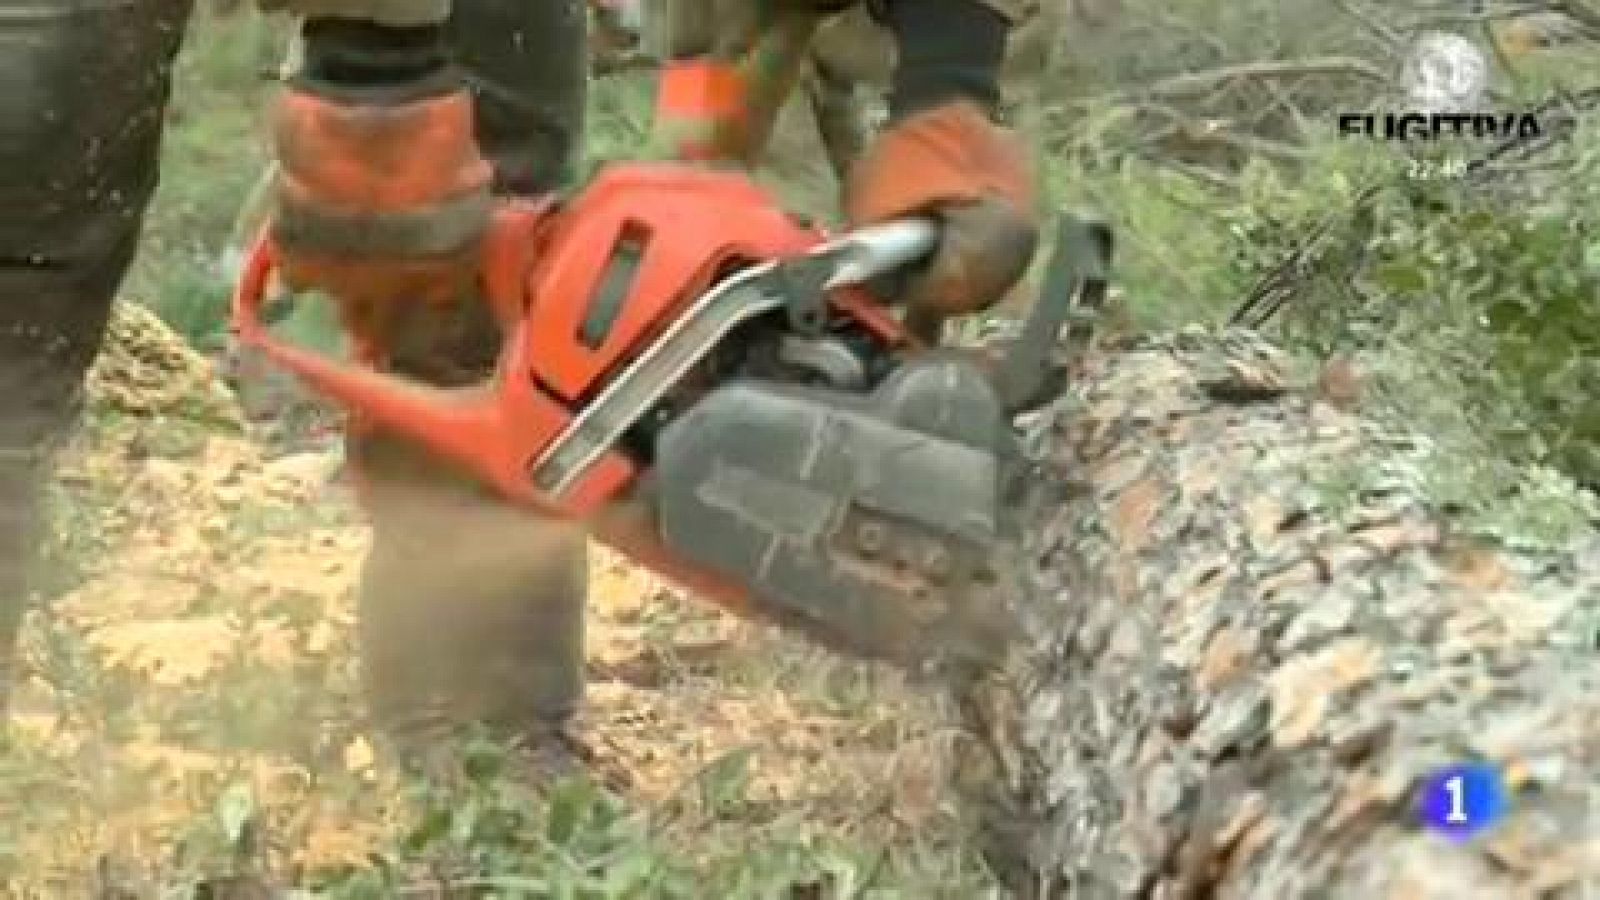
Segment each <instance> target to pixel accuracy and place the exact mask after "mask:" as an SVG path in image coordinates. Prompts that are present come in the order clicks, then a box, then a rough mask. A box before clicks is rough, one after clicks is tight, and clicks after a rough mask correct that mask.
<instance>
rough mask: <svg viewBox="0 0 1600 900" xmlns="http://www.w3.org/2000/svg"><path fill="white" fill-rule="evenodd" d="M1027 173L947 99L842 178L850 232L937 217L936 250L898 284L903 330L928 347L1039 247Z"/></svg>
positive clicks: (970, 107)
mask: <svg viewBox="0 0 1600 900" xmlns="http://www.w3.org/2000/svg"><path fill="white" fill-rule="evenodd" d="M1035 203H1036V201H1035V196H1034V187H1033V176H1032V173H1031V171H1030V167H1029V165H1028V163H1027V160H1026V158H1025V154H1024V153H1023V150H1022V148H1021V146H1020V145H1019V144H1018V143H1017V142H1016V141H1015V139H1014V138H1013V137H1012V136H1011V135H1010V134H1009V133H1007V132H1006V131H1005V130H1003V129H1002V128H1000V127H999V126H997V125H996V124H994V123H993V122H992V121H991V120H990V119H989V117H988V116H987V115H985V114H984V112H983V111H982V110H981V109H980V108H979V107H978V106H977V105H976V104H973V103H970V102H966V101H956V102H951V103H946V104H943V105H940V106H936V107H933V108H930V109H926V110H923V111H921V112H918V113H915V114H913V115H911V116H908V117H907V118H905V119H903V120H901V121H900V122H898V123H896V124H894V125H891V126H890V127H889V129H888V130H887V131H885V132H884V134H883V135H881V136H880V137H879V138H878V139H877V141H876V142H874V144H873V146H872V147H870V148H869V149H868V151H867V153H866V156H865V157H864V158H863V159H862V160H861V161H860V162H859V163H858V164H857V166H856V168H855V170H854V172H852V174H851V178H850V184H849V186H848V189H847V191H846V197H845V205H846V210H847V212H848V215H849V218H850V221H851V223H852V224H854V225H869V224H875V223H879V222H883V221H886V220H889V219H898V218H905V217H907V216H914V215H932V216H934V217H936V218H937V219H939V220H940V222H941V223H942V225H943V233H942V237H941V240H940V245H939V247H938V249H937V250H936V251H935V253H934V256H933V258H932V259H931V260H930V261H929V263H928V264H927V265H926V266H925V267H924V268H922V269H920V270H919V271H918V272H916V273H914V274H913V275H912V276H911V278H910V279H909V280H908V282H907V290H906V295H905V299H906V302H907V304H908V310H907V325H908V327H910V328H911V330H912V331H913V332H914V333H916V334H917V336H918V337H919V338H921V339H923V340H929V341H937V337H938V333H939V330H940V326H941V325H943V323H944V320H945V319H947V318H949V317H951V316H958V315H966V314H968V313H974V312H978V311H980V310H983V309H986V308H988V307H989V306H992V305H993V304H994V303H996V302H997V301H999V300H1000V299H1001V297H1003V296H1004V295H1005V293H1006V291H1008V290H1010V289H1011V287H1012V286H1013V285H1015V284H1016V283H1017V282H1018V281H1019V280H1020V279H1021V278H1022V276H1023V275H1024V274H1025V273H1026V271H1027V268H1028V264H1029V262H1030V261H1031V260H1032V258H1033V252H1034V248H1035V246H1036V245H1037V243H1038V224H1037V222H1038V212H1037V209H1036V207H1035Z"/></svg>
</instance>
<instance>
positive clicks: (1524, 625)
mask: <svg viewBox="0 0 1600 900" xmlns="http://www.w3.org/2000/svg"><path fill="white" fill-rule="evenodd" d="M1288 372H1289V367H1288V366H1287V365H1286V364H1285V362H1284V361H1283V359H1282V357H1281V356H1280V355H1279V354H1277V353H1276V352H1275V351H1273V350H1272V349H1271V348H1270V347H1268V346H1267V345H1265V344H1264V343H1262V342H1260V341H1259V340H1257V339H1256V338H1254V337H1252V336H1250V335H1247V334H1241V333H1231V334H1224V335H1214V334H1210V333H1205V332H1201V331H1197V330H1191V331H1187V332H1184V333H1182V334H1180V335H1177V336H1174V337H1172V338H1170V339H1165V340H1161V341H1154V342H1144V343H1142V344H1140V345H1139V346H1137V347H1135V348H1132V349H1125V351H1124V352H1119V353H1115V354H1107V355H1102V356H1097V357H1095V358H1094V359H1092V360H1091V361H1090V362H1089V363H1088V364H1087V365H1086V366H1085V371H1083V372H1081V373H1080V374H1079V375H1078V378H1077V382H1076V384H1077V385H1078V386H1077V387H1076V388H1075V389H1074V390H1073V391H1072V393H1071V395H1070V396H1067V397H1064V398H1063V399H1062V400H1061V401H1059V402H1058V403H1057V404H1055V405H1054V406H1053V407H1052V408H1051V409H1049V410H1047V411H1045V412H1044V413H1042V414H1041V415H1040V421H1039V422H1038V423H1037V426H1036V432H1037V433H1036V437H1037V438H1038V440H1037V444H1036V446H1038V447H1039V448H1040V449H1041V451H1042V453H1041V463H1040V465H1041V469H1042V472H1041V476H1040V479H1039V493H1038V498H1037V502H1036V503H1035V504H1034V508H1033V509H1031V510H1030V511H1028V512H1027V513H1026V515H1027V519H1028V528H1027V533H1028V539H1027V544H1026V547H1025V549H1026V552H1027V556H1026V558H1027V559H1028V560H1029V561H1030V562H1029V563H1028V564H1027V565H1025V566H1023V567H1022V568H1023V569H1024V575H1025V578H1024V580H1025V581H1026V582H1027V589H1026V590H1025V591H1024V593H1025V595H1026V599H1025V600H1023V601H1019V602H1018V603H1017V605H1018V607H1019V614H1020V615H1021V616H1022V617H1023V620H1024V621H1025V623H1026V624H1027V632H1028V633H1029V634H1030V635H1031V636H1032V637H1031V638H1030V640H1029V641H1028V642H1027V645H1026V646H1023V647H1020V648H1019V649H1018V651H1017V653H1016V654H1015V657H1014V659H1013V660H1011V664H1010V665H1009V666H1008V667H1007V668H1006V670H1005V672H1004V674H1002V675H1000V676H998V677H996V678H995V679H994V680H993V683H990V684H987V685H985V686H984V687H983V688H982V689H978V690H975V691H974V694H973V696H972V697H970V698H968V700H967V702H966V715H967V717H968V724H969V725H970V726H971V727H972V729H973V730H974V731H975V732H976V733H977V734H978V735H979V736H980V737H983V738H986V739H987V740H986V741H975V742H973V746H974V747H977V748H978V751H979V752H972V753H967V754H963V760H962V762H963V764H962V767H961V778H960V788H961V789H962V791H963V792H964V793H965V794H966V795H967V799H968V800H969V801H972V806H971V807H970V808H973V809H975V810H976V812H977V814H978V816H979V818H980V819H981V829H980V830H981V833H982V834H983V836H984V839H985V842H986V844H987V848H988V851H989V856H990V858H991V860H992V861H993V862H994V864H995V866H996V868H997V870H998V871H999V872H1000V874H1001V875H1002V877H1003V878H1005V879H1006V880H1007V881H1008V882H1009V883H1010V884H1012V885H1013V886H1014V887H1016V888H1017V889H1018V891H1019V893H1020V894H1022V895H1023V896H1035V897H1038V896H1054V897H1091V898H1092V897H1125V896H1137V897H1259V898H1273V900H1281V898H1290V897H1311V896H1315V897H1345V896H1356V897H1362V898H1364V900H1368V898H1370V900H1375V898H1384V897H1408V898H1409V897H1439V898H1445V897H1449V898H1462V897H1495V898H1512V897H1534V896H1541V897H1559V896H1574V897H1576V896H1587V895H1588V891H1595V890H1600V828H1597V826H1600V805H1597V804H1596V802H1595V799H1593V798H1597V792H1596V788H1597V787H1600V778H1597V772H1600V769H1597V767H1596V763H1597V761H1600V691H1596V690H1595V689H1594V688H1595V682H1596V672H1595V667H1594V664H1593V662H1592V660H1591V658H1590V653H1591V651H1592V649H1593V645H1594V624H1595V620H1594V619H1593V617H1592V615H1591V613H1592V610H1593V608H1594V607H1595V606H1596V605H1597V604H1596V603H1595V602H1594V601H1595V598H1600V548H1597V547H1596V545H1595V542H1593V541H1592V540H1591V541H1589V542H1588V543H1586V545H1585V546H1582V547H1577V548H1574V549H1573V550H1571V551H1570V552H1562V553H1559V554H1534V553H1529V552H1520V553H1519V552H1517V551H1512V550H1506V549H1502V548H1497V547H1491V546H1489V545H1487V544H1485V543H1483V542H1478V541H1472V540H1467V539H1465V538H1464V537H1461V536H1458V535H1452V534H1451V532H1450V529H1449V527H1448V521H1447V517H1446V516H1445V515H1444V514H1442V513H1440V512H1437V511H1434V510H1430V509H1428V508H1427V507H1426V505H1425V504H1424V503H1423V502H1422V501H1421V500H1420V499H1419V498H1420V494H1419V492H1418V491H1417V490H1416V489H1414V488H1412V487H1411V486H1410V485H1409V484H1408V481H1407V479H1406V477H1405V474H1406V471H1407V466H1408V465H1409V463H1408V461H1407V459H1406V448H1407V447H1408V446H1413V444H1411V443H1410V442H1408V441H1407V440H1406V439H1405V436H1404V435H1395V434H1384V433H1383V432H1382V431H1381V430H1380V429H1379V428H1378V427H1377V426H1376V425H1374V424H1373V423H1371V422H1369V421H1365V420H1363V419H1362V418H1361V417H1360V416H1359V415H1357V414H1354V413H1351V412H1347V411H1344V409H1343V408H1341V407H1342V406H1347V405H1348V404H1347V403H1346V404H1341V402H1340V401H1341V400H1345V399H1347V398H1345V397H1344V396H1343V395H1344V394H1345V393H1346V392H1345V391H1343V390H1339V389H1338V385H1337V384H1334V385H1332V386H1331V387H1330V386H1328V385H1326V384H1325V385H1324V387H1323V389H1322V390H1320V391H1319V390H1317V389H1316V388H1315V387H1314V386H1312V385H1306V386H1303V387H1302V386H1296V385H1294V384H1291V383H1290V376H1289V375H1288ZM1338 380H1339V379H1337V378H1334V379H1332V381H1334V382H1337V381H1338ZM1469 759H1483V760H1490V761H1499V762H1503V763H1506V764H1507V765H1508V766H1509V769H1508V773H1509V777H1510V779H1511V781H1512V782H1513V784H1515V785H1517V786H1518V789H1517V792H1516V794H1515V797H1514V799H1513V814H1512V815H1511V816H1510V817H1509V818H1508V819H1507V820H1506V821H1505V822H1504V823H1503V824H1502V825H1501V826H1500V827H1498V828H1496V829H1495V830H1493V831H1492V832H1490V833H1489V834H1487V835H1486V836H1484V837H1481V838H1479V839H1476V840H1474V841H1472V842H1470V843H1465V844H1454V843H1451V842H1448V841H1446V840H1444V839H1442V838H1439V837H1435V836H1434V835H1432V834H1431V833H1429V832H1427V831H1426V830H1424V829H1422V828H1421V827H1419V824H1418V822H1419V820H1418V817H1417V815H1416V813H1415V811H1414V807H1415V799H1416V793H1417V788H1418V786H1419V785H1420V783H1421V782H1422V781H1423V780H1424V779H1425V778H1426V777H1427V776H1428V775H1429V774H1430V773H1431V772H1432V771H1434V770H1435V769H1437V768H1438V767H1441V766H1444V765H1448V764H1452V763H1459V762H1464V761H1467V760H1469Z"/></svg>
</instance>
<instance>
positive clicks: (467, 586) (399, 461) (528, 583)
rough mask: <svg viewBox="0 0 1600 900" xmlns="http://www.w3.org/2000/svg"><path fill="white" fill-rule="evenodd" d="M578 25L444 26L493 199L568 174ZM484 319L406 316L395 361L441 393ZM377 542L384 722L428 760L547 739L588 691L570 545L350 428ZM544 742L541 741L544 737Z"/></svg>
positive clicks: (512, 13)
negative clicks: (495, 742) (479, 734)
mask: <svg viewBox="0 0 1600 900" xmlns="http://www.w3.org/2000/svg"><path fill="white" fill-rule="evenodd" d="M584 29H585V17H584V10H583V6H582V4H581V3H580V2H577V0H542V2H528V0H458V2H457V3H456V6H455V10H454V14H453V18H452V19H451V22H450V25H449V29H448V33H449V35H450V38H451V41H452V45H453V51H454V53H455V54H456V57H457V59H458V61H459V62H460V63H461V64H462V66H463V67H464V68H465V69H466V70H467V74H468V80H469V83H470V84H471V86H472V88H473V92H474V96H475V99H476V106H475V113H476V122H477V132H478V138H479V141H480V143H481V144H482V149H483V152H484V155H485V156H486V157H487V158H488V159H489V160H490V161H491V162H492V163H494V165H495V168H496V182H497V184H498V185H499V186H500V188H501V190H503V191H510V192H538V191H544V190H549V189H552V188H555V187H558V186H559V185H560V184H561V182H562V180H563V179H564V178H565V177H566V176H567V174H568V172H569V170H570V168H571V163H572V160H573V156H574V154H575V153H576V151H577V148H578V141H579V138H580V136H581V131H582V115H583V101H584V87H585V81H586V72H585V68H584V66H585V60H584V53H585V46H586V45H585V41H584ZM498 339H499V335H498V334H497V331H496V327H495V325H494V323H493V322H492V321H491V320H490V319H489V318H488V316H487V313H486V311H484V314H483V315H471V314H468V313H467V312H466V311H465V310H462V309H457V310H454V311H446V312H443V313H440V314H436V315H434V314H427V313H425V312H420V311H419V312H418V314H417V315H415V316H414V317H413V321H411V322H408V323H406V326H405V327H404V329H403V330H402V331H401V332H399V333H398V334H397V335H396V343H395V344H394V346H393V348H392V349H393V351H394V355H393V357H392V362H393V364H394V366H395V367H396V368H397V369H399V370H401V371H404V372H406V373H408V374H410V375H412V376H414V377H418V378H420V379H424V380H427V381H431V382H435V383H441V384H462V383H470V382H473V381H476V380H478V379H481V378H483V377H485V376H486V375H487V374H488V372H489V370H490V369H491V368H492V366H493V361H494V353H495V351H496V349H497V347H498ZM351 454H352V461H353V462H354V463H355V467H356V470H357V472H358V473H359V475H360V477H361V478H362V480H363V483H364V495H365V501H366V505H367V508H368V511H369V514H370V516H371V519H372V523H373V545H372V549H371V552H370V554H369V556H368V558H367V561H366V566H365V571H364V574H363V578H362V583H361V588H360V618H361V624H360V632H361V652H362V670H363V678H364V683H365V686H366V691H367V697H368V702H369V704H370V708H371V711H372V713H373V715H374V718H375V720H376V722H377V724H378V725H379V727H380V729H382V730H383V731H385V732H387V733H388V735H389V736H390V737H393V738H395V739H397V740H398V742H399V744H400V746H401V749H402V751H404V752H407V753H408V754H419V755H421V756H424V757H425V756H429V755H431V754H430V753H429V751H430V749H433V748H435V747H438V746H440V745H439V744H438V743H437V742H438V741H439V740H440V739H441V738H443V737H446V736H448V735H449V734H451V733H453V732H454V731H456V730H457V729H458V728H459V727H460V726H463V725H471V724H484V725H488V726H491V727H494V728H496V730H497V731H499V732H500V733H501V734H502V735H503V736H506V737H512V738H523V739H530V740H533V741H536V742H542V741H540V739H541V738H544V737H550V736H558V735H559V732H560V726H561V725H563V724H564V722H565V720H566V719H567V718H568V717H569V716H570V715H571V714H572V713H573V711H574V710H575V708H576V707H577V705H578V703H579V700H580V698H581V694H582V687H583V671H582V667H583V635H584V628H583V616H584V603H585V588H586V582H587V571H586V558H585V549H586V543H585V539H584V537H583V535H582V534H581V533H580V532H579V531H577V530H576V529H574V528H572V527H571V526H568V525H564V524H558V523H554V522H550V521H545V520H541V519H539V518H537V517H535V516H532V515H530V514H528V513H527V512H525V511H522V510H517V509H512V508H510V507H508V506H507V505H505V504H504V503H502V502H500V501H498V500H497V499H495V498H493V497H492V496H491V495H490V494H489V492H488V491H487V490H486V489H483V488H480V487H478V486H476V485H473V484H471V483H469V482H468V481H467V480H466V478H465V477H459V476H457V475H456V474H455V473H453V472H450V471H447V470H446V469H445V468H444V467H443V466H442V465H440V464H439V463H437V462H436V461H434V460H431V459H429V458H427V457H426V456H425V455H424V454H423V453H422V452H421V451H419V450H417V449H415V448H412V447H409V446H405V445H403V444H401V443H400V442H398V441H396V440H393V439H390V438H386V437H382V436H367V437H363V436H356V437H355V438H353V439H352V441H351ZM542 743H551V742H542Z"/></svg>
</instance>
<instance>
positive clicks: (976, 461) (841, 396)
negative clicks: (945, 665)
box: [653, 354, 1013, 666]
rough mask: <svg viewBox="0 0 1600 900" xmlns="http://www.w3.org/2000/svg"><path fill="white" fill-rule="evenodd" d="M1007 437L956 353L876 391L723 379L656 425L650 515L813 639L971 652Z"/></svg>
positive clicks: (908, 650) (903, 660)
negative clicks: (974, 602) (971, 605)
mask: <svg viewBox="0 0 1600 900" xmlns="http://www.w3.org/2000/svg"><path fill="white" fill-rule="evenodd" d="M1012 442H1013V437H1012V434H1011V431H1010V429H1009V427H1008V422H1007V419H1006V417H1005V415H1004V413H1003V411H1002V409H1001V405H1000V403H999V401H998V399H997V398H996V396H995V394H994V391H993V390H992V388H991V387H990V386H989V384H988V382H987V381H986V380H985V379H984V378H983V377H982V376H981V375H980V374H979V373H978V372H977V371H976V370H974V369H972V368H971V367H970V365H968V364H967V363H965V362H963V361H961V360H958V359H953V358H938V357H937V356H936V355H933V354H930V355H929V356H926V357H922V358H919V359H917V360H915V361H913V362H910V363H908V364H906V365H904V366H902V367H901V368H899V369H897V370H896V371H895V372H893V373H891V374H890V375H889V376H888V377H887V378H886V379H885V380H884V382H883V383H882V384H880V385H879V386H878V387H877V388H876V389H875V390H874V391H872V392H871V393H870V394H853V393H848V392H843V391H836V390H832V389H828V388H814V387H800V386H795V385H789V384H780V383H774V382H761V381H749V380H747V381H742V382H735V383H730V384H727V385H724V386H722V387H720V388H718V389H716V390H714V391H712V392H710V393H708V394H707V395H706V396H705V397H703V398H702V399H701V400H700V402H699V403H697V404H696V405H695V406H694V407H693V408H692V409H690V410H689V411H687V412H686V413H685V414H684V415H682V416H681V417H680V418H678V419H677V420H676V421H674V422H673V423H672V424H671V425H669V426H668V427H667V428H666V429H664V430H663V432H662V433H661V435H660V438H659V444H658V447H657V459H656V467H655V473H654V474H655V478H654V479H653V480H654V483H655V490H656V491H657V504H658V506H657V513H658V515H659V528H660V531H661V535H662V539H663V541H664V542H665V543H666V544H667V545H668V546H669V547H670V548H671V549H672V551H673V552H674V553H677V554H679V555H681V556H682V557H684V558H686V559H688V560H692V561H693V562H694V563H696V564H698V565H701V566H704V567H706V568H708V569H710V570H713V571H715V572H717V573H719V574H721V575H723V576H725V577H727V578H730V579H733V580H735V581H737V582H739V583H743V584H746V585H748V586H749V588H750V590H751V593H752V595H753V596H754V597H755V598H756V599H757V600H758V601H759V602H760V603H761V604H762V608H763V611H764V612H766V613H769V614H771V615H772V616H774V617H775V618H777V619H779V620H781V621H784V622H786V623H789V624H792V625H797V626H799V627H801V628H802V629H803V630H805V631H807V632H809V633H811V634H812V636H813V637H816V638H818V639H820V640H821V641H822V642H823V643H824V644H828V645H831V646H834V647H836V648H839V649H844V650H846V651H849V652H853V653H856V654H860V655H865V656H869V657H876V658H881V659H885V660H888V661H891V662H896V663H899V664H902V665H911V666H915V665H917V664H919V663H923V662H928V660H924V659H921V658H920V657H921V655H922V654H924V653H927V652H928V651H929V649H930V648H931V647H935V646H937V647H940V648H941V652H943V651H949V652H952V653H955V654H963V649H967V650H970V652H971V653H972V654H973V655H974V656H975V657H977V658H981V657H982V655H983V654H985V653H987V651H988V649H989V647H990V642H991V641H992V640H993V639H994V638H995V637H996V636H995V635H989V634H985V627H984V623H982V622H972V621H968V619H969V618H970V616H971V612H972V611H971V610H970V609H968V608H966V607H965V605H964V602H965V601H966V600H968V599H970V598H971V597H972V596H973V595H974V591H975V590H976V591H977V593H978V594H982V593H983V591H982V590H981V588H982V587H983V586H984V585H985V584H989V583H992V580H993V573H992V572H991V571H990V569H989V566H990V565H991V564H992V562H993V558H992V551H993V549H994V548H995V546H996V544H997V542H998V541H999V540H1000V539H1001V537H1002V526H1001V504H1002V497H1003V488H1002V484H1003V481H1004V479H1005V477H1006V473H1007V466H1008V464H1009V460H1010V456H1011V454H1012V452H1013V450H1012ZM964 645H965V646H964Z"/></svg>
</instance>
